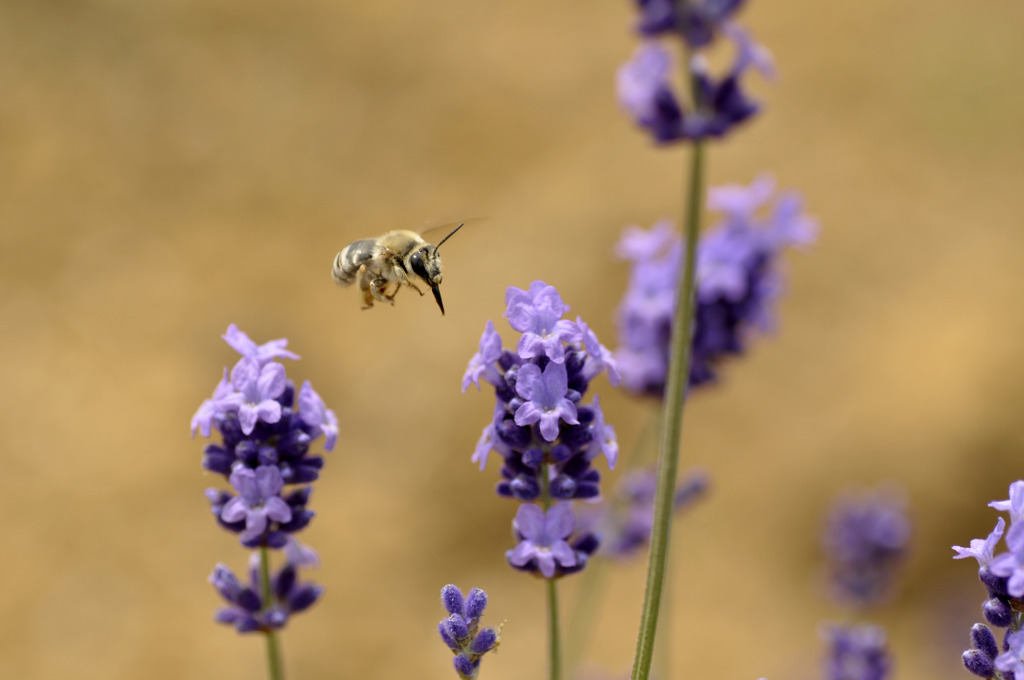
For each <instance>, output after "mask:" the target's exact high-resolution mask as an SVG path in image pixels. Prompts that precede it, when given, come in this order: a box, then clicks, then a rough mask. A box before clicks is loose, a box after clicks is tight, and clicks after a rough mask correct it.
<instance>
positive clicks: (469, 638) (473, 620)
mask: <svg viewBox="0 0 1024 680" xmlns="http://www.w3.org/2000/svg"><path fill="white" fill-rule="evenodd" d="M441 604H443V605H444V608H445V609H447V610H448V614H449V616H448V618H446V619H444V620H442V621H441V623H439V624H438V625H437V631H438V633H440V634H441V639H442V640H444V643H445V644H446V645H448V648H449V649H450V650H452V653H453V654H454V655H455V659H453V661H452V665H453V666H455V672H456V673H458V674H459V677H460V678H462V680H473V679H474V678H476V676H477V673H478V672H479V671H480V657H482V656H483V655H484V654H486V653H487V652H489V651H491V650H494V649H497V648H498V645H499V644H501V626H499V627H498V628H497V629H494V628H484V629H483V630H480V617H481V616H483V614H484V609H485V608H486V607H487V593H485V592H484V591H483V590H481V589H480V588H473V589H472V590H470V591H469V594H468V595H466V596H465V597H463V595H462V591H461V590H459V589H458V588H457V587H456V586H453V585H451V584H449V585H446V586H445V587H444V588H442V589H441Z"/></svg>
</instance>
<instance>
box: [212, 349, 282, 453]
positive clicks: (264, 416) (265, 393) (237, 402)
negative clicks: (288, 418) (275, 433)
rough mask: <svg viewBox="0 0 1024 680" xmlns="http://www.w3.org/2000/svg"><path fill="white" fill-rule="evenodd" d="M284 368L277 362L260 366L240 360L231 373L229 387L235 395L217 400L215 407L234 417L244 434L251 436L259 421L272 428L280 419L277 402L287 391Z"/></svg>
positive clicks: (252, 361) (250, 359)
mask: <svg viewBox="0 0 1024 680" xmlns="http://www.w3.org/2000/svg"><path fill="white" fill-rule="evenodd" d="M286 382H287V378H286V377H285V371H284V366H282V365H281V364H279V363H276V362H270V363H267V364H263V365H262V366H261V365H260V363H259V362H258V361H257V360H256V359H252V358H249V357H242V358H241V359H240V360H239V361H238V363H237V364H235V367H234V368H233V369H231V386H232V387H234V388H235V391H234V392H232V393H231V394H228V395H226V396H224V397H222V398H221V399H220V401H219V402H218V404H217V406H218V407H219V408H220V409H222V410H223V411H224V412H227V413H232V412H234V413H237V414H238V422H239V424H240V425H241V426H242V433H243V434H252V431H253V428H255V427H256V423H257V422H258V421H261V420H262V421H263V422H264V423H268V424H271V425H273V424H274V423H276V422H277V421H279V420H280V419H281V404H280V402H278V401H277V398H278V397H280V396H281V394H282V393H283V392H284V390H285V387H286Z"/></svg>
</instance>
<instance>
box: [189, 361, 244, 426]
mask: <svg viewBox="0 0 1024 680" xmlns="http://www.w3.org/2000/svg"><path fill="white" fill-rule="evenodd" d="M233 391H234V388H233V387H232V385H231V379H230V378H229V377H228V369H227V367H225V368H224V377H223V378H221V380H220V382H219V383H217V387H215V388H214V390H213V397H211V398H210V399H207V400H206V401H204V402H203V403H202V404H200V405H199V410H197V411H196V414H195V415H194V416H192V436H193V437H195V436H196V430H199V434H201V435H202V436H204V437H209V436H210V428H211V427H213V425H214V424H216V423H217V422H219V420H220V418H221V417H222V415H223V414H222V411H221V409H220V407H219V406H218V404H219V403H220V402H221V401H222V400H223V399H224V398H225V397H227V396H228V395H229V394H231V393H232V392H233Z"/></svg>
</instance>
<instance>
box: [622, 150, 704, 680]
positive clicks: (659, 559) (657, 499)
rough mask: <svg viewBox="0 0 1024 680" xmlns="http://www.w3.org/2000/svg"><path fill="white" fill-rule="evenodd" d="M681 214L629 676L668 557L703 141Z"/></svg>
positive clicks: (637, 667)
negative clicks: (649, 524)
mask: <svg viewBox="0 0 1024 680" xmlns="http://www.w3.org/2000/svg"><path fill="white" fill-rule="evenodd" d="M686 198H687V200H686V215H685V227H684V228H685V232H686V234H685V239H686V245H685V248H686V250H685V252H684V259H683V272H682V276H680V279H679V291H678V295H677V297H676V300H677V301H678V302H677V304H676V314H675V319H674V320H673V323H672V358H671V362H670V363H669V371H668V384H667V385H666V387H665V405H664V417H663V419H662V430H661V441H660V448H659V454H658V484H657V491H656V492H655V496H654V528H653V530H652V531H651V552H650V561H649V562H648V565H647V586H646V588H645V590H644V606H643V612H642V614H641V617H640V632H639V634H638V635H637V641H636V656H635V658H634V660H633V674H632V676H631V677H632V680H647V678H648V677H649V675H650V672H651V656H652V655H653V652H654V637H655V632H656V631H657V628H658V612H659V609H660V608H661V597H662V588H663V586H664V581H665V564H666V562H667V559H668V547H669V536H670V535H671V527H672V510H673V507H672V506H673V501H674V496H675V488H676V476H677V472H678V469H679V441H680V438H681V436H682V431H683V397H684V395H685V393H686V386H687V383H688V382H689V380H688V379H689V375H690V351H691V346H692V342H691V336H692V333H693V311H694V301H695V292H696V281H695V279H696V251H697V235H698V233H699V232H700V215H701V212H702V209H703V198H704V144H703V142H701V141H700V140H697V141H695V142H694V143H693V148H692V155H691V157H690V175H689V178H688V183H687V197H686Z"/></svg>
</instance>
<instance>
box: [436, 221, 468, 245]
mask: <svg viewBox="0 0 1024 680" xmlns="http://www.w3.org/2000/svg"><path fill="white" fill-rule="evenodd" d="M464 224H465V222H460V223H459V226H457V227H455V228H454V229H452V231H451V233H450V234H448V235H447V236H445V237H444V238H443V239H441V243H438V244H437V245H436V246H435V248H436V249H437V250H440V249H441V246H442V245H444V242H445V241H447V240H448V239H450V238H451V237H452V236H454V235H455V232H457V231H458V230H459V229H462V225H464Z"/></svg>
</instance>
